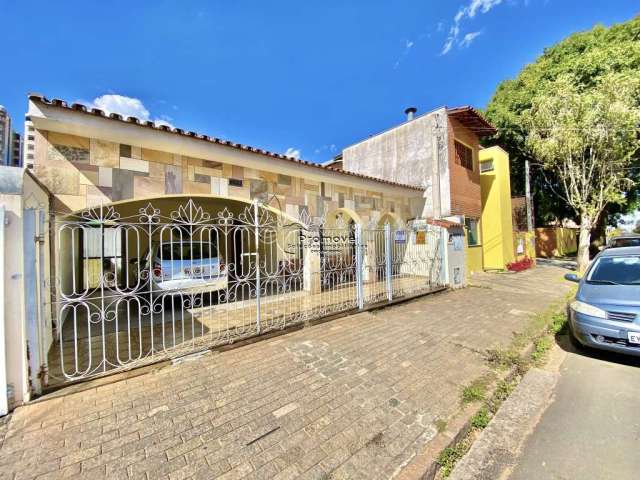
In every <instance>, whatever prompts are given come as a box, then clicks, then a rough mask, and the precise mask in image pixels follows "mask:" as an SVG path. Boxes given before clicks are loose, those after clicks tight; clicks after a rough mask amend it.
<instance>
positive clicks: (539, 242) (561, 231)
mask: <svg viewBox="0 0 640 480" xmlns="http://www.w3.org/2000/svg"><path fill="white" fill-rule="evenodd" d="M577 251H578V235H577V230H576V229H575V228H564V227H544V228H536V255H537V256H538V257H547V258H549V257H564V256H567V255H571V254H574V253H576V252H577Z"/></svg>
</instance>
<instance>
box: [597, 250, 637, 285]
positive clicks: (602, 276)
mask: <svg viewBox="0 0 640 480" xmlns="http://www.w3.org/2000/svg"><path fill="white" fill-rule="evenodd" d="M587 282H588V283H604V284H620V285H640V255H620V256H615V257H614V256H611V257H600V258H598V259H597V260H596V263H595V264H594V265H593V267H592V268H591V271H590V272H589V276H588V277H587Z"/></svg>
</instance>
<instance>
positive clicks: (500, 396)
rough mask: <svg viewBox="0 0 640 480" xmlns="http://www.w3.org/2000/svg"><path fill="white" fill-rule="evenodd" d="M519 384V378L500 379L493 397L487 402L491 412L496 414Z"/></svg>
mask: <svg viewBox="0 0 640 480" xmlns="http://www.w3.org/2000/svg"><path fill="white" fill-rule="evenodd" d="M517 385H518V378H513V379H511V380H500V381H499V382H498V384H497V385H496V389H495V390H494V392H493V395H492V397H491V398H490V399H489V401H488V402H487V408H488V409H489V412H491V414H495V413H496V412H497V411H498V408H500V405H502V402H504V401H505V400H506V399H507V398H509V395H511V393H512V392H513V390H514V389H515V388H516V386H517Z"/></svg>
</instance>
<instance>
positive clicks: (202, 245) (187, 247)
mask: <svg viewBox="0 0 640 480" xmlns="http://www.w3.org/2000/svg"><path fill="white" fill-rule="evenodd" d="M216 250H217V249H216V246H215V244H212V243H209V242H201V241H192V240H183V241H181V242H153V243H152V244H151V250H150V251H149V252H147V253H145V254H144V255H143V257H142V259H140V267H139V268H138V269H137V270H138V272H139V273H141V272H145V271H148V272H149V273H150V277H151V289H152V291H154V292H158V291H160V292H162V293H169V292H175V293H176V294H179V293H180V292H181V291H189V292H192V291H194V290H196V291H197V292H213V291H218V290H223V289H225V288H227V285H228V274H227V268H226V265H225V263H224V261H223V259H222V258H220V257H219V256H218V255H217V253H216ZM135 260H136V259H134V261H135Z"/></svg>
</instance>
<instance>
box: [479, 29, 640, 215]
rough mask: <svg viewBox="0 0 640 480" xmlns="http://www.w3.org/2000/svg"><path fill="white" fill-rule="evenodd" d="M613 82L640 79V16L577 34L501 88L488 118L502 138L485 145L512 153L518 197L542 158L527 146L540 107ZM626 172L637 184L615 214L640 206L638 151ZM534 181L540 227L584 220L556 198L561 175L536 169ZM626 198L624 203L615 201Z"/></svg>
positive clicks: (616, 205) (638, 102)
mask: <svg viewBox="0 0 640 480" xmlns="http://www.w3.org/2000/svg"><path fill="white" fill-rule="evenodd" d="M612 79H614V80H616V79H617V80H616V81H618V82H622V83H625V82H629V84H630V85H631V84H637V82H638V80H639V79H640V17H636V18H634V19H632V20H630V21H628V22H626V23H622V24H618V25H614V26H612V27H611V28H605V27H603V26H601V25H598V26H595V27H594V28H593V29H591V30H589V31H586V32H579V33H575V34H573V35H571V36H569V37H568V38H566V39H565V40H563V41H561V42H560V43H558V44H556V45H554V46H553V47H551V48H548V49H545V51H544V53H543V54H542V55H541V56H540V57H539V58H538V59H537V60H536V61H535V62H534V63H532V64H530V65H527V66H526V67H525V68H523V69H522V71H521V72H520V73H519V75H518V76H517V77H516V78H515V79H510V80H506V81H504V82H502V83H501V84H500V85H499V86H498V88H497V90H496V92H495V94H494V96H493V98H492V99H491V101H490V103H489V104H488V106H487V110H486V115H487V117H488V119H489V120H490V121H491V122H492V123H493V124H494V125H495V126H496V127H498V134H497V135H496V136H495V137H494V138H491V139H488V140H486V141H485V142H484V143H486V144H487V145H494V144H499V145H501V146H503V147H504V148H506V150H507V151H508V152H509V154H510V158H511V172H512V190H513V193H514V194H515V195H518V194H519V195H522V194H523V193H524V160H525V159H529V160H531V161H532V162H536V161H537V160H538V157H537V155H535V154H534V152H532V148H531V145H530V144H528V142H527V139H528V138H529V135H530V133H531V129H532V128H534V126H535V125H534V124H532V123H531V121H529V119H527V116H528V115H530V114H531V110H532V109H533V108H534V107H535V105H536V104H537V105H538V108H540V107H541V104H542V101H543V99H544V98H549V97H553V96H554V94H555V93H557V92H560V91H561V89H564V90H565V93H567V94H570V93H571V94H577V95H580V94H585V93H588V92H593V91H598V90H599V91H600V93H601V94H603V92H602V89H603V88H604V87H605V86H606V84H607V83H608V82H610V81H612ZM569 88H571V90H569ZM632 97H633V102H634V105H635V106H636V107H637V106H639V105H640V95H638V93H637V91H636V93H635V94H634V95H632ZM549 106H550V105H549ZM556 106H558V105H556ZM538 153H539V152H538ZM626 172H627V177H628V178H629V179H630V180H632V181H633V185H629V186H628V187H626V189H625V191H624V194H623V195H615V194H612V195H611V196H610V201H613V202H614V203H613V204H612V205H610V206H609V207H608V213H609V214H619V213H624V212H625V211H628V210H633V209H634V208H636V207H637V206H638V204H639V203H640V202H639V201H638V200H639V198H640V191H639V188H640V186H639V185H640V183H639V180H640V156H639V155H638V154H637V153H636V154H635V155H634V156H633V157H632V159H631V161H630V165H629V167H628V170H626ZM531 177H532V178H531V180H532V194H533V198H534V205H535V214H536V223H538V224H540V223H546V222H548V221H551V220H556V219H561V218H565V217H567V218H577V217H578V215H579V214H578V213H576V211H575V208H573V207H571V206H570V205H568V204H567V202H566V201H565V199H563V198H561V197H559V196H557V195H555V194H554V192H561V191H562V184H561V180H560V179H559V178H557V176H556V175H554V174H553V173H552V172H549V171H548V172H546V178H545V171H544V170H543V168H533V169H532V175H531ZM621 200H624V204H622V205H621V204H620V203H615V202H619V201H621Z"/></svg>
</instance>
